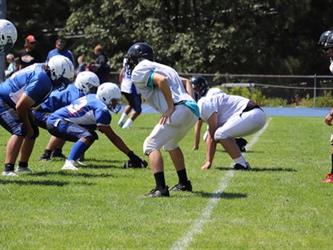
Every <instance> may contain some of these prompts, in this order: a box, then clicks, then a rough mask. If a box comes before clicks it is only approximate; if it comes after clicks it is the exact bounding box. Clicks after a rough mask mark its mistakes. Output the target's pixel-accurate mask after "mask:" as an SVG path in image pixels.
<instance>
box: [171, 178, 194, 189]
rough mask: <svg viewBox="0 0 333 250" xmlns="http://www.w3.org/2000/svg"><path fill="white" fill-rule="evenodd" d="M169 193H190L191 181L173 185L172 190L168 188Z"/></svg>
mask: <svg viewBox="0 0 333 250" xmlns="http://www.w3.org/2000/svg"><path fill="white" fill-rule="evenodd" d="M170 191H172V192H174V191H189V192H192V184H191V181H189V180H187V182H186V183H185V184H183V183H178V184H176V185H174V186H173V187H172V188H170Z"/></svg>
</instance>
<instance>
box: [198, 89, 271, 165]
mask: <svg viewBox="0 0 333 250" xmlns="http://www.w3.org/2000/svg"><path fill="white" fill-rule="evenodd" d="M198 106H199V109H200V117H201V119H202V120H203V121H205V122H207V123H208V126H209V129H208V131H209V133H208V138H207V142H206V162H205V163H204V165H203V166H202V167H201V168H202V169H209V168H210V167H211V165H212V162H213V158H214V154H215V151H216V144H217V143H218V142H219V143H221V144H222V146H223V147H224V149H225V150H226V152H227V153H228V154H229V155H230V157H231V158H232V159H233V160H234V162H235V164H234V169H236V170H250V165H249V163H248V162H246V160H245V159H244V157H243V156H242V154H241V151H240V148H239V147H238V146H237V144H236V141H235V137H239V136H246V135H250V134H252V133H254V132H256V131H258V130H259V129H261V128H262V127H263V126H264V125H265V122H266V115H265V113H264V111H263V110H262V109H261V108H260V107H259V106H258V105H256V104H255V103H254V102H253V101H251V100H249V99H247V98H244V97H241V96H234V95H227V94H225V93H220V94H216V95H212V96H209V97H203V98H201V99H200V100H199V102H198Z"/></svg>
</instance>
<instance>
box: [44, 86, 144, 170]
mask: <svg viewBox="0 0 333 250" xmlns="http://www.w3.org/2000/svg"><path fill="white" fill-rule="evenodd" d="M120 98H121V93H120V89H119V88H118V86H117V85H116V84H114V83H110V82H106V83H103V84H101V85H100V86H99V87H98V90H97V93H96V94H89V95H86V96H84V97H81V98H79V99H77V100H75V101H73V102H72V103H71V104H70V105H68V106H66V107H63V108H61V109H58V110H57V111H56V112H54V113H52V114H51V115H50V116H49V118H48V119H47V129H48V131H49V132H50V133H51V134H52V135H54V136H56V137H60V138H63V139H65V140H67V141H72V142H75V143H74V144H73V146H72V148H71V150H70V153H69V155H68V157H67V159H66V161H65V164H64V165H63V167H62V170H72V171H76V170H78V168H77V166H76V161H77V160H78V159H79V158H80V157H81V156H82V155H83V153H84V152H85V151H86V150H87V149H88V148H89V147H90V146H91V145H92V144H93V142H94V141H95V140H97V139H98V136H97V133H96V132H95V130H96V129H98V130H99V131H101V132H102V133H103V134H105V135H106V136H107V137H108V138H109V140H110V141H111V142H112V143H113V144H114V145H115V146H116V147H117V148H118V149H119V150H120V151H122V152H123V153H125V154H126V155H127V156H128V157H129V159H130V160H129V162H128V163H130V164H127V165H131V166H132V167H146V166H147V163H146V162H145V161H143V160H142V159H141V158H139V157H138V156H137V155H136V154H135V153H134V152H133V151H131V150H130V149H129V148H128V146H127V145H126V144H125V142H124V141H123V140H122V139H121V138H120V137H119V136H118V135H117V134H116V133H115V132H114V131H113V129H112V128H111V126H110V123H111V114H110V111H112V112H114V111H116V110H118V106H119V104H118V101H119V100H120Z"/></svg>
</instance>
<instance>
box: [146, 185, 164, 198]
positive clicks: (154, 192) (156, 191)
mask: <svg viewBox="0 0 333 250" xmlns="http://www.w3.org/2000/svg"><path fill="white" fill-rule="evenodd" d="M146 196H147V197H151V198H155V197H162V196H165V197H169V196H170V194H169V187H168V186H165V187H164V188H163V189H158V188H157V187H155V188H154V189H152V190H151V191H150V192H149V193H148V194H146Z"/></svg>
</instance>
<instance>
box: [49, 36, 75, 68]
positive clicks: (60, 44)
mask: <svg viewBox="0 0 333 250" xmlns="http://www.w3.org/2000/svg"><path fill="white" fill-rule="evenodd" d="M65 47H66V42H65V40H64V39H62V38H58V39H57V40H56V41H55V48H54V49H52V50H50V51H49V53H48V54H47V58H46V61H48V60H50V58H51V57H52V56H55V55H62V56H65V57H67V58H68V59H69V60H71V61H72V63H73V65H74V64H75V62H74V56H73V53H72V52H71V51H70V50H68V49H66V48H65Z"/></svg>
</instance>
